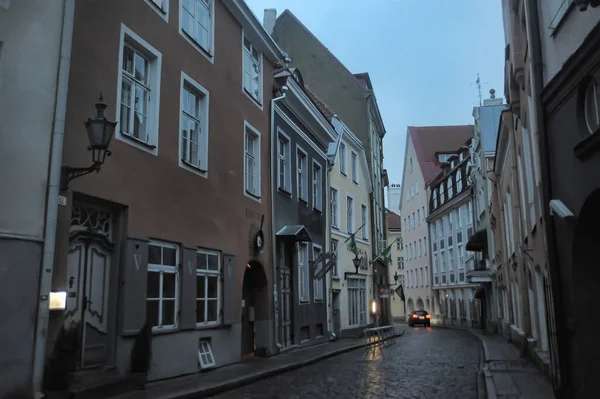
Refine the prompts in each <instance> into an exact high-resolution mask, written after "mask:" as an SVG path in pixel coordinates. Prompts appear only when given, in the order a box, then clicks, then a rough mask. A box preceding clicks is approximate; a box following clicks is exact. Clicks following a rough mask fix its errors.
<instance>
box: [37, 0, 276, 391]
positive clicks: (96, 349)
mask: <svg viewBox="0 0 600 399" xmlns="http://www.w3.org/2000/svg"><path fill="white" fill-rule="evenodd" d="M193 3H194V8H193V9H191V8H188V6H189V4H190V2H177V1H162V2H156V1H136V2H129V1H128V2H122V1H118V0H111V1H105V2H77V4H76V7H75V25H74V33H73V51H72V57H71V72H70V83H71V84H70V85H69V91H68V101H67V115H66V121H65V141H64V159H63V166H69V167H73V166H82V165H86V164H89V158H88V157H89V153H88V152H87V151H86V148H87V146H88V144H87V142H86V141H87V140H86V138H85V135H84V134H82V133H83V132H82V129H83V126H82V124H81V120H82V117H83V116H85V115H89V114H90V113H91V112H92V110H93V108H92V105H93V102H94V101H95V100H96V98H97V95H98V92H100V91H101V92H102V95H103V96H104V99H105V101H106V103H107V105H108V108H107V109H106V114H105V116H106V117H107V118H108V119H109V120H111V121H116V122H118V125H117V128H116V131H115V137H114V139H113V140H112V142H111V144H110V151H111V152H112V156H111V157H108V158H107V160H106V162H105V164H104V165H103V166H102V170H101V171H100V172H99V173H95V174H90V175H87V176H85V177H81V178H79V179H77V180H73V181H72V182H70V183H69V186H68V187H63V190H62V192H61V194H62V195H63V196H64V197H65V200H66V204H65V206H62V207H60V209H59V213H58V230H57V240H56V257H55V259H54V265H55V270H54V273H53V280H52V287H53V290H58V291H66V292H67V293H68V295H67V301H66V309H65V310H64V311H63V312H54V313H52V314H51V318H50V327H49V341H48V354H49V356H50V358H52V356H53V355H52V353H53V352H54V351H55V350H58V349H59V345H58V344H57V340H56V339H57V338H58V337H60V334H59V332H60V331H61V330H62V329H69V328H70V326H72V325H73V323H75V325H76V326H78V328H79V329H80V331H81V332H82V335H81V339H80V340H79V342H77V347H78V350H79V351H80V352H81V356H80V358H79V360H78V361H77V362H78V364H77V367H78V369H79V370H81V371H86V372H85V373H81V374H83V375H84V376H85V377H83V380H85V379H88V380H89V379H97V378H102V379H105V380H108V379H109V377H107V376H106V374H115V378H117V377H120V376H123V375H128V374H129V372H130V371H139V370H137V367H135V369H136V370H133V369H134V365H133V364H132V360H131V359H132V356H133V357H135V356H134V355H132V353H135V352H136V351H137V350H138V349H135V348H138V345H134V344H135V343H136V342H142V343H143V345H141V346H140V347H142V348H143V347H144V345H146V346H149V348H150V349H149V351H150V353H151V363H150V364H149V367H148V368H147V369H146V370H144V371H145V372H146V373H147V379H148V380H158V379H164V378H170V377H175V376H179V375H184V374H190V373H196V372H198V371H201V370H205V369H208V368H212V367H218V366H222V365H226V364H230V363H235V362H238V361H240V359H242V357H244V356H247V355H249V354H250V355H251V354H257V355H261V354H269V353H273V352H274V351H275V343H276V342H275V338H274V337H275V323H274V320H273V312H272V309H273V299H272V298H273V295H272V288H271V287H273V284H274V281H275V279H274V275H273V271H272V268H271V267H270V265H271V261H272V252H271V250H272V240H271V237H272V236H273V235H272V231H271V200H270V198H269V193H270V192H271V186H270V169H271V160H270V157H269V153H270V149H271V147H270V140H269V120H270V112H269V111H270V110H269V102H270V101H271V99H272V91H273V90H272V88H273V83H274V80H273V70H274V65H275V66H276V65H279V63H280V60H281V59H282V58H283V55H282V53H281V51H280V50H279V48H278V47H277V45H276V44H275V43H274V42H273V41H272V39H271V38H270V37H269V35H267V33H266V32H265V31H264V29H263V28H262V26H261V24H260V22H259V21H258V20H256V18H254V17H253V15H252V13H251V12H250V10H249V8H248V7H247V6H246V5H245V3H244V2H242V1H235V0H231V1H228V0H225V1H215V0H209V1H205V0H198V1H195V2H193ZM89 15H94V16H95V17H96V18H95V19H94V20H93V21H90V19H89V18H88V16H89ZM99 36H102V37H103V40H100V41H99V40H97V37H99ZM90 54H102V57H94V56H90ZM173 132H179V133H177V134H174V133H173ZM218 154H228V156H219V155H218ZM240 304H241V306H240ZM138 355H139V354H138ZM146 355H147V354H146ZM89 370H92V371H93V372H90V371H89ZM99 374H103V375H102V376H100V375H99ZM74 377H76V376H74ZM78 381H81V379H78Z"/></svg>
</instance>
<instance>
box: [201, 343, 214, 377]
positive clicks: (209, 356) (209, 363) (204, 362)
mask: <svg viewBox="0 0 600 399" xmlns="http://www.w3.org/2000/svg"><path fill="white" fill-rule="evenodd" d="M198 363H199V364H200V368H201V369H202V370H205V369H209V368H212V367H215V366H216V365H217V363H216V362H215V356H214V355H213V352H212V347H211V345H210V339H208V338H200V341H199V342H198Z"/></svg>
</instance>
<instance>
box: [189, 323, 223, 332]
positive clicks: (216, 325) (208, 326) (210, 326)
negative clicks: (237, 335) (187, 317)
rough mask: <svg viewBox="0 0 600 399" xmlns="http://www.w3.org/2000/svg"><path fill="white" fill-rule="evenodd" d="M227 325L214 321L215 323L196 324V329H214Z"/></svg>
mask: <svg viewBox="0 0 600 399" xmlns="http://www.w3.org/2000/svg"><path fill="white" fill-rule="evenodd" d="M222 327H225V325H223V324H222V323H220V322H219V323H214V324H196V330H214V329H215V328H222Z"/></svg>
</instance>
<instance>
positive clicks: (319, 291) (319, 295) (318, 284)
mask: <svg viewBox="0 0 600 399" xmlns="http://www.w3.org/2000/svg"><path fill="white" fill-rule="evenodd" d="M321 252H322V249H321V247H320V246H318V245H316V244H313V262H314V261H315V260H316V259H317V258H318V257H319V255H321ZM322 268H323V262H319V264H318V265H317V266H316V269H315V270H314V273H317V272H319V270H321V269H322ZM313 285H314V287H313V290H314V296H315V302H321V301H322V300H323V279H322V278H320V279H313Z"/></svg>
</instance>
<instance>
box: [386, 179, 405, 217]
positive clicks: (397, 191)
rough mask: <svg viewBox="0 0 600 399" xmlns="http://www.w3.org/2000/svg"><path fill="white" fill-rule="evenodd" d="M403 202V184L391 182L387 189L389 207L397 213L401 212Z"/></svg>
mask: <svg viewBox="0 0 600 399" xmlns="http://www.w3.org/2000/svg"><path fill="white" fill-rule="evenodd" d="M401 202H402V184H398V183H390V185H389V186H388V189H387V208H388V209H389V210H390V211H392V212H394V213H397V214H400V206H401Z"/></svg>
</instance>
